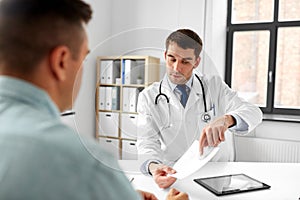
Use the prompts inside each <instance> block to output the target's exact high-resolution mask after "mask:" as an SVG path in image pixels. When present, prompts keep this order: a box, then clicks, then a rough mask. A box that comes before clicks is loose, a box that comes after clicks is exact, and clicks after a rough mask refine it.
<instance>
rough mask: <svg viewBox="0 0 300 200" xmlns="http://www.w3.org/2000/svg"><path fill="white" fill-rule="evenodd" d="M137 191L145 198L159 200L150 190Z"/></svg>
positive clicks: (146, 199) (145, 199)
mask: <svg viewBox="0 0 300 200" xmlns="http://www.w3.org/2000/svg"><path fill="white" fill-rule="evenodd" d="M137 192H139V193H140V195H141V196H142V198H143V199H144V200H158V199H157V198H156V196H155V195H154V194H152V193H150V192H145V191H142V190H137Z"/></svg>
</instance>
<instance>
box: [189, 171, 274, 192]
mask: <svg viewBox="0 0 300 200" xmlns="http://www.w3.org/2000/svg"><path fill="white" fill-rule="evenodd" d="M194 181H195V182H196V183H198V184H200V185H202V186H203V187H205V188H206V189H208V190H209V191H211V192H212V193H214V194H215V195H217V196H222V195H228V194H236V193H241V192H249V191H255V190H263V189H269V188H270V187H271V186H269V185H267V184H265V183H263V182H260V181H258V180H256V179H254V178H251V177H249V176H247V175H245V174H230V175H224V176H215V177H207V178H198V179H194Z"/></svg>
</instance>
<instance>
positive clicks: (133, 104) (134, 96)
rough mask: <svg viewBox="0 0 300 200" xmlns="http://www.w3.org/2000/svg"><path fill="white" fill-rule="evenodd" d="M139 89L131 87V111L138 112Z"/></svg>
mask: <svg viewBox="0 0 300 200" xmlns="http://www.w3.org/2000/svg"><path fill="white" fill-rule="evenodd" d="M138 95H139V90H138V89H137V88H129V112H136V105H137V100H138Z"/></svg>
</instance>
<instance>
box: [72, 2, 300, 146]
mask: <svg viewBox="0 0 300 200" xmlns="http://www.w3.org/2000/svg"><path fill="white" fill-rule="evenodd" d="M87 2H88V3H90V4H91V6H92V8H93V11H94V13H93V19H92V21H91V22H90V23H89V25H88V27H87V32H88V36H89V45H90V49H91V50H92V51H91V53H90V55H89V56H88V58H87V60H86V62H85V64H84V74H83V80H82V87H81V91H80V93H79V96H78V99H77V101H76V103H75V105H74V110H75V112H76V115H75V121H76V126H77V129H78V130H79V131H80V133H83V134H85V135H88V136H91V137H94V136H95V121H96V119H95V91H96V87H95V86H96V56H100V55H123V54H147V55H152V56H156V57H159V58H161V62H164V61H163V57H162V56H163V51H164V41H165V39H166V37H167V35H168V34H169V33H170V32H171V31H173V30H176V29H178V28H191V29H193V30H194V31H196V32H197V33H198V34H199V35H200V37H202V39H203V41H204V51H203V52H202V65H201V66H200V68H202V70H201V71H204V72H205V73H206V72H209V73H214V74H219V75H220V76H221V77H224V74H225V51H226V48H225V45H226V12H227V1H219V0H163V1H161V0H87ZM163 69H164V68H162V72H164V70H163ZM162 74H163V73H162ZM291 127H294V128H292V129H291ZM297 130H300V124H299V123H298V124H297V123H291V124H290V123H283V122H263V124H262V125H261V126H260V127H259V128H258V129H257V131H256V132H255V134H256V135H255V136H256V137H265V136H268V137H279V136H280V137H283V138H284V137H286V136H288V138H289V139H291V140H294V139H295V140H299V133H297V132H299V131H297Z"/></svg>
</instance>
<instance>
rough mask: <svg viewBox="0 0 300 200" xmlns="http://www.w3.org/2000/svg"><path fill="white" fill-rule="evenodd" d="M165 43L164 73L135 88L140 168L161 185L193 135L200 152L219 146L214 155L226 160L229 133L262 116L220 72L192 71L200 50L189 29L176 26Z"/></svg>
mask: <svg viewBox="0 0 300 200" xmlns="http://www.w3.org/2000/svg"><path fill="white" fill-rule="evenodd" d="M165 45H166V51H165V54H164V57H165V60H166V75H165V76H164V78H163V80H161V81H160V82H157V83H154V84H152V85H151V86H150V87H148V88H146V89H144V90H143V91H142V92H141V93H140V95H139V99H138V106H137V109H138V113H139V121H138V141H137V148H138V154H139V159H141V160H143V165H142V166H141V170H142V172H143V173H145V174H150V175H152V176H153V178H154V180H155V182H156V183H157V184H158V186H159V187H161V188H168V187H169V186H170V185H172V184H173V183H174V182H175V181H176V179H175V178H173V177H170V176H167V175H168V174H173V173H176V172H175V170H174V169H172V168H171V167H170V166H172V165H173V164H174V162H176V161H177V160H178V159H179V158H180V157H181V156H182V154H183V153H184V152H185V151H186V150H187V149H188V148H189V146H190V145H191V144H192V143H193V141H194V140H196V139H198V140H199V152H200V154H203V152H204V150H205V147H207V146H220V151H219V152H218V154H217V155H216V157H215V158H214V159H215V160H220V161H228V160H230V159H232V158H230V155H231V154H230V152H231V151H233V144H232V140H230V136H231V134H232V133H236V134H246V133H248V132H250V131H252V130H253V129H254V128H255V127H256V126H257V125H258V124H259V123H260V122H261V120H262V113H261V111H260V109H259V108H258V107H256V106H254V105H252V104H250V103H248V102H246V101H244V100H242V99H241V98H239V97H238V95H237V93H236V92H235V91H233V90H231V89H230V88H229V87H228V86H227V85H226V84H225V83H224V82H223V81H222V80H221V78H220V77H217V76H211V77H210V76H200V75H197V74H196V73H194V69H196V68H197V67H198V65H199V63H200V60H201V58H200V52H201V50H202V40H201V38H200V37H199V36H198V35H197V34H196V33H195V32H193V31H192V30H189V29H179V30H177V31H175V32H173V33H171V34H170V35H169V36H168V38H167V40H166V44H165ZM227 130H229V131H227ZM231 139H232V138H231ZM225 141H226V142H225ZM230 142H231V143H230Z"/></svg>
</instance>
